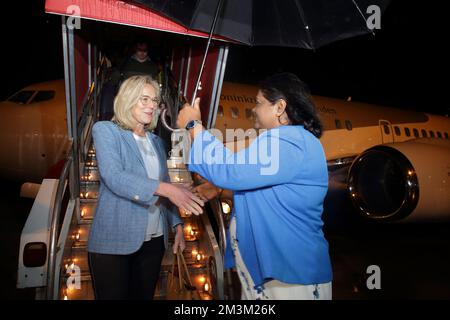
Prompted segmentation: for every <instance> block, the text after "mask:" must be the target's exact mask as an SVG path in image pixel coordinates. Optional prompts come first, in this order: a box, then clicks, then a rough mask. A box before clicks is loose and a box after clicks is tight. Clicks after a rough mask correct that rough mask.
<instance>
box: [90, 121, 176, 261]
mask: <svg viewBox="0 0 450 320" xmlns="http://www.w3.org/2000/svg"><path fill="white" fill-rule="evenodd" d="M92 135H93V139H94V146H95V149H96V156H97V164H98V169H99V173H100V190H99V196H98V202H97V207H96V210H95V216H94V221H93V223H92V227H91V231H90V235H89V242H88V251H89V252H95V253H103V254H131V253H133V252H135V251H137V250H138V249H139V248H140V247H141V245H142V243H143V242H144V238H145V235H146V230H147V220H148V214H149V213H148V207H149V206H150V205H151V204H154V203H155V202H156V201H157V200H158V199H159V196H155V195H154V193H155V190H156V189H157V188H158V185H159V183H160V181H166V182H169V174H168V171H167V165H166V163H167V162H166V155H165V149H164V145H163V142H162V140H161V139H160V138H159V137H158V136H156V135H154V134H152V133H150V132H148V133H147V136H148V137H149V138H150V139H151V141H152V142H153V144H154V146H155V148H156V150H157V154H158V158H159V164H160V170H159V172H160V178H159V180H153V179H149V178H148V177H147V171H146V169H145V166H144V160H143V159H142V156H141V154H140V152H139V149H138V146H137V144H136V141H135V139H134V137H133V132H132V131H130V130H124V129H122V128H120V127H119V126H118V125H116V124H115V123H113V122H111V121H99V122H97V123H95V124H94V126H93V129H92ZM161 200H162V201H161V205H160V209H161V215H162V217H163V221H164V243H165V245H166V247H167V240H168V233H169V225H170V226H171V227H175V226H176V225H177V224H180V223H182V220H181V218H180V216H179V214H178V209H177V208H176V207H175V206H174V205H172V203H171V202H170V201H168V200H167V199H165V198H161Z"/></svg>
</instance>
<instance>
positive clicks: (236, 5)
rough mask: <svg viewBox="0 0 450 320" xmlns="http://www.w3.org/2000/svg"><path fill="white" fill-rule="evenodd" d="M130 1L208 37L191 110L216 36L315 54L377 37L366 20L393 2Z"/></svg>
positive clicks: (373, 0)
mask: <svg viewBox="0 0 450 320" xmlns="http://www.w3.org/2000/svg"><path fill="white" fill-rule="evenodd" d="M132 1H133V2H135V3H139V4H141V5H143V6H145V7H147V8H150V9H151V10H154V11H157V12H158V13H160V14H162V15H164V16H166V17H168V18H170V19H172V20H175V21H176V22H178V23H180V24H182V25H183V26H185V27H186V28H188V29H191V30H199V31H203V32H209V38H208V44H207V46H206V49H205V54H204V56H203V62H202V64H201V67H200V70H199V74H198V77H197V84H196V86H195V88H194V93H193V96H192V102H191V104H192V105H193V104H194V100H195V97H196V94H197V89H198V85H199V82H200V78H201V76H202V72H203V67H204V64H205V61H206V57H207V54H208V49H209V45H210V42H211V37H212V35H213V34H215V35H220V36H223V37H226V38H229V39H232V40H235V41H238V42H241V43H244V44H248V45H266V46H283V47H298V48H306V49H316V48H319V47H321V46H323V45H326V44H328V43H331V42H334V41H338V40H343V39H346V38H349V37H354V36H357V35H361V34H365V33H368V32H372V33H373V28H371V25H370V23H368V19H369V20H372V18H374V20H376V19H377V17H374V16H373V15H377V14H378V15H381V13H382V12H384V10H385V8H386V7H387V5H388V3H389V0H132ZM378 18H381V17H378ZM375 26H376V24H375Z"/></svg>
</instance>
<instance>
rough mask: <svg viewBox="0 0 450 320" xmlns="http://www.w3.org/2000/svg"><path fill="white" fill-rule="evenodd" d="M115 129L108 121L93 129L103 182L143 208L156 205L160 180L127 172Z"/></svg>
mask: <svg viewBox="0 0 450 320" xmlns="http://www.w3.org/2000/svg"><path fill="white" fill-rule="evenodd" d="M115 130H116V129H115V128H114V127H113V126H109V125H108V124H107V123H105V122H97V123H95V124H94V126H93V128H92V136H93V139H94V145H95V150H96V156H97V163H98V169H99V173H100V177H101V179H102V182H103V183H105V185H106V187H108V188H109V189H110V190H111V191H112V192H113V193H115V194H116V195H117V196H119V197H122V198H125V199H128V200H131V201H135V202H137V203H140V204H142V205H147V206H149V205H151V204H154V203H155V202H156V201H157V200H158V196H155V195H154V193H155V191H156V189H157V188H158V186H159V183H160V182H159V180H154V179H149V178H148V177H147V176H141V175H137V174H134V173H132V172H127V171H126V170H125V169H124V168H123V165H122V161H121V156H120V145H119V141H118V139H120V135H119V134H115V133H114V131H115ZM117 133H118V132H117Z"/></svg>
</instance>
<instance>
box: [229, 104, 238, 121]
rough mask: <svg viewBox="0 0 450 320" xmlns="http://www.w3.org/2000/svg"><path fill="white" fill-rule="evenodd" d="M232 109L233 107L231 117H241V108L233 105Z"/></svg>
mask: <svg viewBox="0 0 450 320" xmlns="http://www.w3.org/2000/svg"><path fill="white" fill-rule="evenodd" d="M230 109H231V117H232V118H233V119H237V118H239V109H238V108H236V107H231V108H230Z"/></svg>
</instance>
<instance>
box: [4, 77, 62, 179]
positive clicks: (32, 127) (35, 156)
mask: <svg viewBox="0 0 450 320" xmlns="http://www.w3.org/2000/svg"><path fill="white" fill-rule="evenodd" d="M65 104H66V98H65V91H64V80H55V81H48V82H42V83H37V84H33V85H30V86H27V87H25V88H23V89H21V90H19V91H18V92H16V93H14V94H13V95H12V96H10V97H9V98H8V99H6V100H5V101H2V102H0V148H1V150H2V154H1V156H0V177H1V178H3V179H7V180H9V181H14V180H15V181H28V182H35V183H39V182H40V181H41V180H42V178H43V177H45V176H46V175H47V174H48V173H49V170H50V169H51V167H52V166H54V165H55V164H57V163H58V162H59V161H60V160H61V159H64V157H65V156H66V155H67V152H68V150H69V148H70V141H69V139H68V136H67V119H66V107H65Z"/></svg>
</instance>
